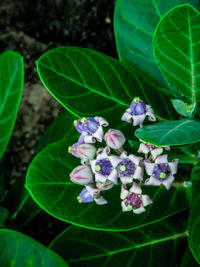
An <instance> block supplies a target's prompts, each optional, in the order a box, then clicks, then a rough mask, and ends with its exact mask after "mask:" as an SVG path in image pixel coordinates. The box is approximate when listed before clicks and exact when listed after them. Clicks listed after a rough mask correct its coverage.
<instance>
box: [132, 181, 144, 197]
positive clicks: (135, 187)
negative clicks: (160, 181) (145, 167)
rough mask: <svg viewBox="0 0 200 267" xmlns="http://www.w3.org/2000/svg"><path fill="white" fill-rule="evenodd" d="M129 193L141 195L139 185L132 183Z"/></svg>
mask: <svg viewBox="0 0 200 267" xmlns="http://www.w3.org/2000/svg"><path fill="white" fill-rule="evenodd" d="M129 191H130V192H133V193H135V194H141V193H142V189H141V187H140V186H139V184H137V183H135V182H133V184H132V186H131V188H130V190H129Z"/></svg>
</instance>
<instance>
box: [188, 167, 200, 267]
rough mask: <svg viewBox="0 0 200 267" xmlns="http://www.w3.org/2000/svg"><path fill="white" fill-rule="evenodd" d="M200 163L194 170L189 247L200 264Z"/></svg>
mask: <svg viewBox="0 0 200 267" xmlns="http://www.w3.org/2000/svg"><path fill="white" fill-rule="evenodd" d="M199 190H200V164H198V165H196V166H195V167H194V169H193V171H192V200H191V209H190V217H189V247H190V250H191V251H192V254H193V256H194V257H195V259H196V261H197V262H198V263H199V264H200V243H199V239H200V214H199V209H200V195H199Z"/></svg>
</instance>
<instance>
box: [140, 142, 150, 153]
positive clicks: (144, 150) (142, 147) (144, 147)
mask: <svg viewBox="0 0 200 267" xmlns="http://www.w3.org/2000/svg"><path fill="white" fill-rule="evenodd" d="M137 152H138V153H143V154H148V152H149V148H148V146H146V145H145V144H143V143H141V144H140V146H139V148H138V151H137Z"/></svg>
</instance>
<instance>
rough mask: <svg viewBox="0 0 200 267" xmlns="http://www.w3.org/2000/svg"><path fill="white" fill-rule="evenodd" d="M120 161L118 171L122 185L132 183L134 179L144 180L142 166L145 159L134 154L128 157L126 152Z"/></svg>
mask: <svg viewBox="0 0 200 267" xmlns="http://www.w3.org/2000/svg"><path fill="white" fill-rule="evenodd" d="M120 159H121V161H120V163H119V164H118V166H117V169H118V176H119V177H120V180H121V182H122V184H129V183H132V182H133V179H138V180H140V181H142V180H143V168H142V167H141V166H140V165H141V163H142V161H143V158H141V157H137V156H135V155H133V154H131V155H129V156H128V155H127V152H125V151H124V152H123V153H122V154H121V155H120Z"/></svg>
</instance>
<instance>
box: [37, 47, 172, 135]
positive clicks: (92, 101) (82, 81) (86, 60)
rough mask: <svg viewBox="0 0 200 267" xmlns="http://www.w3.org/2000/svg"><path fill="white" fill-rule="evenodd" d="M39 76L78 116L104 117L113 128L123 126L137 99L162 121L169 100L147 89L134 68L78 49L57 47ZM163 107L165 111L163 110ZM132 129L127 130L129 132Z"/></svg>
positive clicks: (42, 62) (45, 59)
mask: <svg viewBox="0 0 200 267" xmlns="http://www.w3.org/2000/svg"><path fill="white" fill-rule="evenodd" d="M37 70H38V73H39V76H40V78H41V80H42V82H43V84H44V85H45V87H46V88H47V89H48V90H49V92H50V93H51V94H52V95H53V96H54V97H55V98H56V99H57V100H58V101H59V102H60V103H61V104H62V105H63V106H64V107H65V108H67V109H68V110H69V111H70V112H71V113H73V114H74V115H75V116H81V117H88V116H91V117H93V116H96V115H98V116H102V117H104V118H105V119H106V120H108V121H109V123H110V125H111V127H112V128H118V127H122V125H124V122H122V121H121V116H122V115H123V113H124V112H125V110H126V109H127V108H128V107H129V106H130V103H131V101H132V100H133V98H134V97H135V96H139V97H140V98H141V99H143V100H144V101H146V103H148V104H150V105H151V104H152V103H154V102H155V99H157V103H158V104H157V105H154V112H155V113H156V114H158V115H159V116H160V119H163V118H166V117H168V114H167V112H168V111H165V110H163V106H166V101H165V99H164V98H162V97H161V96H160V95H159V94H158V93H157V92H156V91H155V90H152V87H151V89H149V88H148V86H147V87H146V88H143V86H142V84H141V83H140V81H139V80H138V79H137V77H136V76H135V74H134V73H133V71H132V69H131V68H130V67H129V66H128V65H126V64H122V63H120V62H119V61H117V60H116V59H113V58H111V57H108V56H105V55H103V54H101V53H99V52H96V51H93V50H90V49H85V48H78V47H58V48H54V49H52V50H50V51H48V52H46V53H45V54H44V55H42V56H41V57H40V58H39V60H38V61H37ZM161 107H162V108H161ZM128 132H129V134H130V130H129V131H127V133H128Z"/></svg>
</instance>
